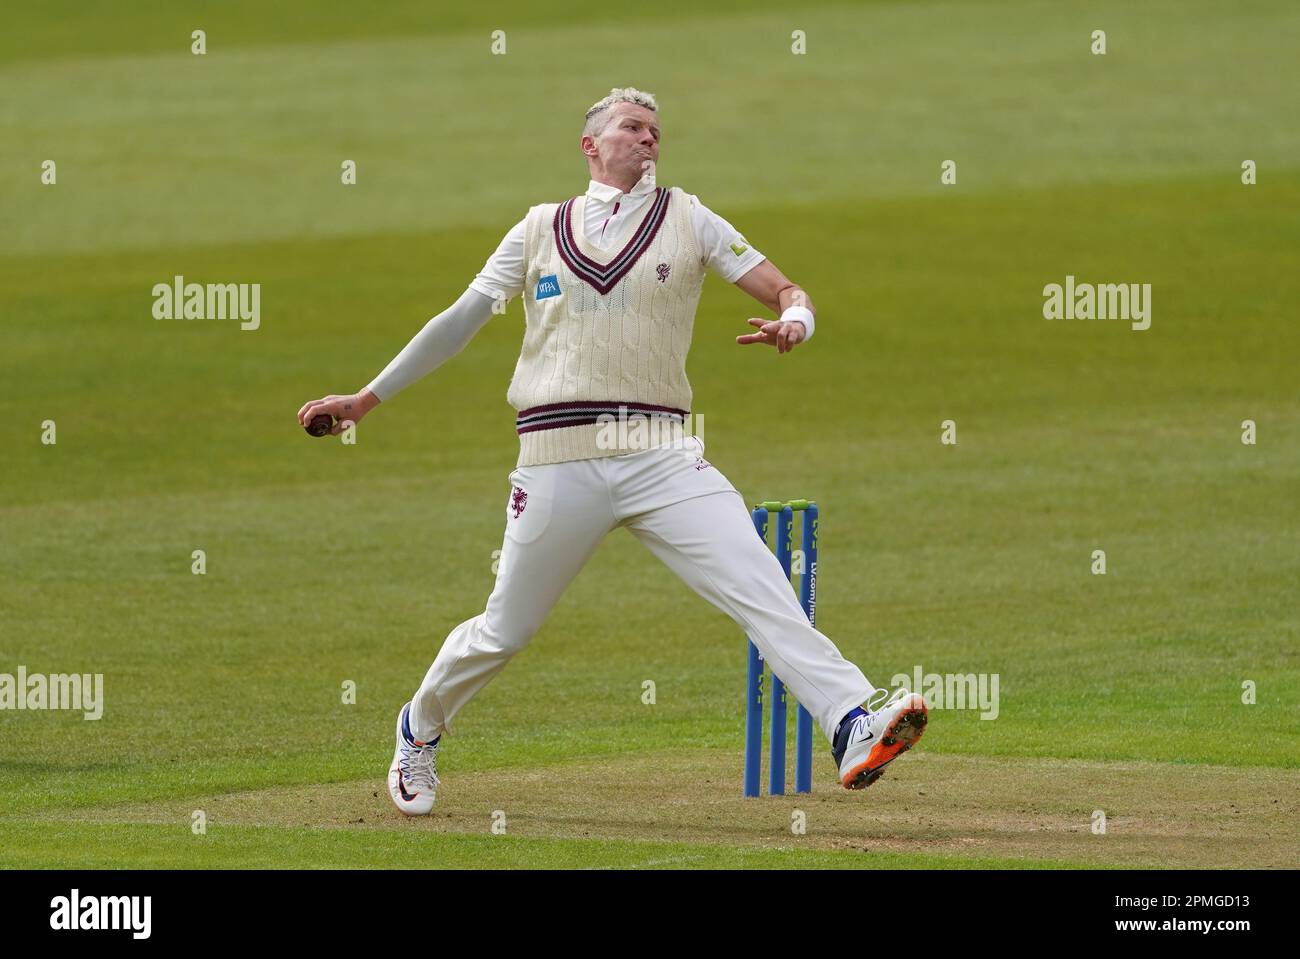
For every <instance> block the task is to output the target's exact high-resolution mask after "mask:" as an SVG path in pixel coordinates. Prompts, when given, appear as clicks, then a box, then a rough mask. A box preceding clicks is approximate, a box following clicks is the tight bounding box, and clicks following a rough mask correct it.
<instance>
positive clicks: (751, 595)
mask: <svg viewBox="0 0 1300 959" xmlns="http://www.w3.org/2000/svg"><path fill="white" fill-rule="evenodd" d="M703 453H704V443H703V441H701V440H700V439H699V438H698V437H688V438H687V439H686V440H685V441H684V442H683V443H679V445H678V447H677V448H675V449H674V448H672V447H671V446H668V447H657V448H654V449H648V450H641V451H638V452H634V453H626V454H623V455H621V456H610V457H603V458H600V459H588V460H574V461H571V462H567V463H552V464H547V465H544V466H524V467H520V468H519V469H516V470H515V471H514V472H513V473H511V474H510V482H511V483H512V484H513V488H512V489H511V492H510V496H509V497H507V500H506V533H505V542H504V544H503V546H502V550H501V557H500V560H499V563H498V566H497V579H496V585H495V586H494V587H493V589H492V595H491V596H489V597H488V601H487V608H486V609H485V610H484V611H483V612H482V613H480V614H479V615H478V616H475V617H474V618H473V619H469V620H466V621H465V622H463V623H461V624H460V625H459V626H457V627H456V628H455V629H454V630H452V632H451V634H450V635H448V637H447V639H446V641H445V642H444V643H443V644H442V649H441V650H439V652H438V656H437V658H436V659H435V660H434V662H433V665H432V666H430V667H429V672H428V673H427V674H426V675H425V677H424V682H423V683H422V684H421V685H420V691H419V692H418V693H416V695H415V699H414V701H413V706H412V710H411V732H412V735H414V736H415V738H416V739H417V740H419V741H421V742H430V741H431V740H432V739H433V738H434V737H435V736H440V735H442V733H443V732H444V731H451V723H452V720H453V718H454V717H455V716H456V714H457V713H459V712H460V711H461V709H462V708H464V706H465V704H466V703H468V702H469V701H470V700H471V699H472V698H473V697H474V694H475V693H477V692H478V691H479V690H480V689H482V688H483V687H484V686H485V685H486V684H487V682H488V681H489V680H490V679H491V678H492V677H493V676H495V675H496V674H497V673H498V672H499V671H500V670H501V669H502V667H504V666H505V665H506V663H508V662H509V661H510V657H512V656H513V655H514V654H515V653H517V652H519V651H520V650H521V649H523V648H524V646H525V645H527V643H528V641H529V640H530V639H531V638H532V637H533V634H534V633H536V632H537V631H538V630H539V629H540V628H541V626H542V623H543V622H544V621H545V620H546V617H547V615H548V614H549V613H550V611H551V608H552V607H553V606H554V605H555V603H556V601H557V600H558V599H559V598H560V594H561V593H563V592H564V589H565V587H567V586H568V585H569V583H570V582H572V581H573V578H574V577H575V576H577V575H578V572H579V570H581V569H582V567H583V565H584V564H585V563H586V562H587V559H588V558H589V557H590V556H591V554H592V553H593V552H595V550H596V547H597V546H598V545H599V544H600V541H601V540H602V539H604V537H605V534H606V533H608V532H609V531H610V530H613V529H615V528H617V527H619V526H625V527H627V529H628V530H630V531H631V533H632V535H633V536H635V537H636V538H637V539H639V540H640V541H641V542H642V543H644V544H645V545H646V547H647V548H648V549H649V550H650V551H651V552H652V553H654V554H655V555H656V556H658V557H659V558H660V559H661V560H663V561H664V563H666V564H667V565H668V567H669V568H670V569H672V570H673V572H675V573H676V574H677V575H678V576H680V577H681V578H682V579H683V580H685V581H686V583H687V585H689V586H690V587H691V589H693V590H695V592H697V593H699V594H700V595H701V596H703V597H704V598H705V599H707V600H708V601H709V602H711V603H712V604H713V605H714V606H716V607H717V608H718V609H720V610H722V611H723V612H724V613H726V614H727V615H728V616H730V617H731V618H732V619H733V620H735V621H736V623H737V624H739V626H740V627H741V628H742V629H743V630H744V631H745V633H746V635H748V636H749V638H750V639H751V640H753V642H754V645H755V646H757V647H758V650H759V652H760V653H762V654H763V658H764V659H765V660H767V662H768V664H769V665H770V666H771V668H772V671H773V672H774V673H775V674H776V675H777V676H778V677H780V679H781V681H782V682H783V683H785V685H786V687H787V688H788V689H789V691H790V693H791V694H793V696H794V697H795V698H796V699H798V701H799V702H800V703H801V704H803V706H804V707H805V708H806V709H807V710H808V712H809V713H811V714H812V717H813V719H814V720H816V721H817V723H818V724H820V726H821V728H822V731H823V732H824V733H825V734H826V738H827V739H830V738H832V736H833V735H834V732H835V727H836V726H837V725H838V724H839V722H840V720H841V719H843V718H844V715H845V714H846V713H847V712H849V710H851V709H852V708H853V707H854V706H858V705H861V704H862V703H865V702H867V701H868V699H870V698H871V694H872V693H873V692H875V687H874V686H872V685H871V683H869V682H867V679H866V677H865V676H863V675H862V671H861V670H859V669H858V667H856V666H854V665H853V664H852V663H850V662H849V661H848V660H846V659H845V658H844V657H843V656H841V655H840V651H839V650H838V649H836V648H835V644H834V643H832V642H831V641H830V640H829V639H827V638H826V637H825V636H824V635H822V634H821V633H820V632H819V631H818V630H816V629H815V628H813V626H812V625H811V624H810V623H809V622H808V618H807V617H806V616H805V615H804V612H803V607H802V606H800V605H799V600H798V599H797V597H796V596H795V593H794V590H793V589H792V588H791V586H790V581H789V580H788V579H787V578H786V576H785V574H784V573H783V572H782V570H781V564H780V562H779V561H778V560H777V558H776V555H775V554H774V553H773V552H772V551H771V550H770V549H769V548H768V547H767V546H766V544H764V542H763V541H762V540H761V539H759V537H758V534H757V533H756V532H755V531H754V522H753V519H752V518H751V517H750V513H749V510H748V508H747V507H746V506H745V501H744V500H743V499H742V498H741V496H740V494H739V493H738V492H736V490H735V488H734V487H733V486H732V485H731V483H730V482H728V480H727V478H726V477H725V476H723V475H722V474H721V473H720V472H718V470H717V469H716V468H715V467H713V466H712V465H711V464H710V463H709V462H708V461H707V460H705V459H704V458H703ZM740 648H741V647H740V646H738V650H739V649H740ZM744 670H745V661H744V659H743V658H742V657H741V655H740V654H739V652H738V653H737V656H736V709H737V716H738V717H740V716H741V715H742V712H741V707H742V706H743V704H744V695H743V688H744V687H743V682H744V680H743V679H742V676H743V675H744ZM738 722H739V719H738Z"/></svg>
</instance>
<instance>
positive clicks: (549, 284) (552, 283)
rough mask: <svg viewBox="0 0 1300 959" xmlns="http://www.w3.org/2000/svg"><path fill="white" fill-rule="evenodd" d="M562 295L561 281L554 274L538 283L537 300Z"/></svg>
mask: <svg viewBox="0 0 1300 959" xmlns="http://www.w3.org/2000/svg"><path fill="white" fill-rule="evenodd" d="M559 295H560V279H559V277H557V276H556V275H555V274H554V273H551V274H550V275H548V276H544V277H542V278H541V279H540V280H538V281H537V297H536V298H537V299H539V300H544V299H546V298H547V297H548V296H559Z"/></svg>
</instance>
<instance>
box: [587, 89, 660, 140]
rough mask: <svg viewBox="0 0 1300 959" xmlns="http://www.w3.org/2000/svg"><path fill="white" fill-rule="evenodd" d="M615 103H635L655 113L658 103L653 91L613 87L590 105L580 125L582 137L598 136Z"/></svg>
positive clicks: (606, 124) (607, 122)
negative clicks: (585, 118) (606, 94)
mask: <svg viewBox="0 0 1300 959" xmlns="http://www.w3.org/2000/svg"><path fill="white" fill-rule="evenodd" d="M616 103H635V104H636V105H637V106H642V107H645V108H646V109H647V110H653V111H654V112H655V113H658V112H659V104H658V103H656V102H655V95H654V94H653V93H645V92H644V91H642V90H638V89H637V88H636V87H614V89H612V90H610V91H609V96H607V97H605V98H604V99H602V100H597V101H596V102H595V103H593V104H592V105H591V109H590V110H588V111H587V122H586V123H585V124H584V125H583V127H582V135H583V136H584V137H586V136H591V137H598V136H600V135H601V133H603V132H604V130H605V127H606V126H608V125H609V121H610V119H611V115H610V111H611V110H612V109H613V106H614V104H616Z"/></svg>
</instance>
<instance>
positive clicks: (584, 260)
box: [551, 187, 672, 294]
mask: <svg viewBox="0 0 1300 959" xmlns="http://www.w3.org/2000/svg"><path fill="white" fill-rule="evenodd" d="M671 197H672V192H671V191H670V190H669V189H668V188H667V187H656V188H655V198H654V201H653V202H652V203H651V204H650V209H649V211H647V213H646V215H645V216H644V217H643V218H642V220H641V225H640V226H638V227H637V228H636V232H635V233H633V234H632V238H631V239H630V240H628V241H627V245H626V246H624V247H623V249H622V250H620V251H619V252H618V254H617V255H616V256H615V257H614V258H613V259H612V260H610V261H609V262H608V263H601V262H599V261H598V260H594V259H592V258H591V257H589V256H587V255H586V254H585V253H583V252H582V249H581V246H580V244H579V243H578V240H577V237H576V235H575V234H574V231H573V206H574V204H575V203H576V202H577V200H578V197H576V196H575V197H572V198H570V199H568V200H565V201H564V202H563V203H561V204H560V206H559V209H557V210H556V211H555V219H554V221H553V222H552V224H551V228H552V229H553V230H554V232H555V245H556V248H557V249H558V250H559V252H560V258H561V259H562V260H564V263H565V265H566V266H568V268H569V269H570V270H572V271H573V273H574V275H575V276H577V277H578V278H579V279H580V280H582V281H583V282H584V283H586V284H587V285H588V286H590V287H591V288H592V289H594V290H595V291H596V292H597V293H601V294H605V293H608V292H609V291H610V290H612V289H613V288H614V287H615V286H616V285H617V284H618V281H619V280H621V279H623V277H625V276H626V275H627V273H628V271H629V270H631V269H632V267H633V266H635V265H636V262H637V260H639V259H641V256H642V254H644V253H645V251H646V250H648V249H649V248H650V244H651V242H653V241H654V238H655V236H656V235H657V234H658V232H659V227H661V226H662V225H663V222H664V219H665V218H666V217H667V215H668V201H669V199H670V198H671Z"/></svg>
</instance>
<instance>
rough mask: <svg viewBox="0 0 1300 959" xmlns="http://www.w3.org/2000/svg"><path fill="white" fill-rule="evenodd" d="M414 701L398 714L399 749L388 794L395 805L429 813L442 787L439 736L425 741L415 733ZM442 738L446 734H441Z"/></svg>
mask: <svg viewBox="0 0 1300 959" xmlns="http://www.w3.org/2000/svg"><path fill="white" fill-rule="evenodd" d="M410 711H411V704H410V703H407V704H406V705H405V706H403V707H402V711H401V712H400V713H398V714H397V751H396V752H394V753H393V764H392V765H391V766H389V767H388V795H390V796H392V797H393V805H395V806H396V807H397V808H398V809H400V810H401V811H402V812H404V813H406V815H408V816H427V815H429V811H430V810H431V809H433V799H434V795H435V793H436V791H437V788H438V775H437V773H436V772H435V763H436V761H437V755H438V740H437V739H435V740H434V741H433V742H431V743H421V742H417V741H416V740H415V737H414V736H412V735H411V726H410V719H409V716H410ZM438 738H439V739H441V738H442V737H441V736H440V737H438Z"/></svg>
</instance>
